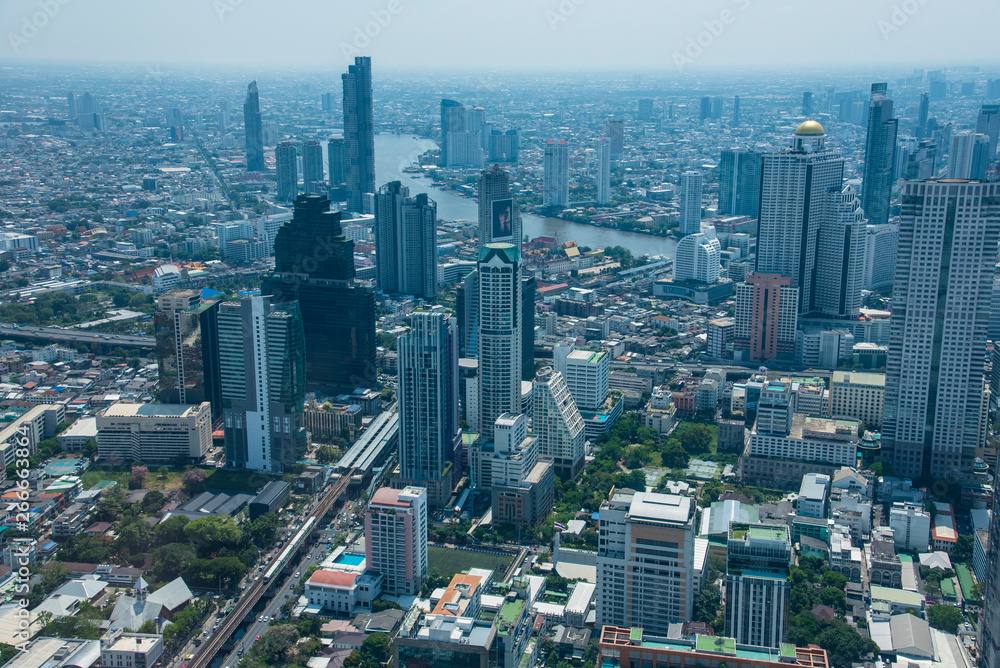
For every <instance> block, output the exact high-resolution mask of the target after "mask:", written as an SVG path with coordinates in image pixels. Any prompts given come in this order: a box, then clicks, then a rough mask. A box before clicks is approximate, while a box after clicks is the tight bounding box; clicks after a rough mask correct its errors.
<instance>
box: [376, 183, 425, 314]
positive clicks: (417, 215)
mask: <svg viewBox="0 0 1000 668" xmlns="http://www.w3.org/2000/svg"><path fill="white" fill-rule="evenodd" d="M375 251H376V258H375V269H376V272H375V276H376V281H377V285H378V288H379V289H380V290H381V291H382V292H384V293H386V294H397V293H402V294H405V295H412V296H414V297H420V298H422V299H434V297H436V296H437V205H436V204H435V203H434V201H433V200H431V199H429V198H428V197H427V195H426V193H420V194H419V195H417V196H416V197H410V191H409V189H408V188H406V187H405V186H403V185H402V184H401V183H400V182H399V181H392V182H391V183H388V184H386V185H384V186H382V187H381V188H379V191H378V193H377V194H376V195H375Z"/></svg>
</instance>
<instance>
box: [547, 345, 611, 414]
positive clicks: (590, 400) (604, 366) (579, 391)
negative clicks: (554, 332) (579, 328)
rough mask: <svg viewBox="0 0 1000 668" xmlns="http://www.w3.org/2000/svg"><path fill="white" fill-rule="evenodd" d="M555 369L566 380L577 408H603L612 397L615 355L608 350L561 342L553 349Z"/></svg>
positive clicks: (590, 409)
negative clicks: (611, 387)
mask: <svg viewBox="0 0 1000 668" xmlns="http://www.w3.org/2000/svg"><path fill="white" fill-rule="evenodd" d="M553 356H554V360H553V361H554V362H555V370H556V371H557V372H558V373H560V374H561V375H562V377H563V379H564V380H565V381H566V386H567V387H568V388H569V393H570V394H571V395H573V400H574V401H575V402H576V405H577V408H579V409H581V410H585V411H596V410H600V409H601V408H602V407H603V406H604V402H605V401H606V400H607V398H608V388H609V386H610V378H611V356H610V355H609V354H608V352H607V351H606V350H586V349H581V348H572V347H570V346H564V345H558V346H556V347H555V349H554V350H553Z"/></svg>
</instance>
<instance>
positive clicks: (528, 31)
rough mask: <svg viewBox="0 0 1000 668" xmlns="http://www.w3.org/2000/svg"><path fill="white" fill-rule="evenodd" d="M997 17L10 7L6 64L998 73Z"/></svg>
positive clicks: (957, 7)
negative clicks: (976, 68)
mask: <svg viewBox="0 0 1000 668" xmlns="http://www.w3.org/2000/svg"><path fill="white" fill-rule="evenodd" d="M46 7H47V8H48V10H47V11H48V15H47V14H46ZM373 13H374V14H375V16H374V17H373ZM379 18H381V23H382V24H384V25H380V24H379V23H376V22H375V21H376V20H377V19H379ZM998 19H1000V3H998V2H995V1H994V0H839V1H833V0H492V1H487V0H0V26H2V27H3V40H2V43H0V60H10V59H16V58H24V59H46V60H85V61H119V62H130V63H137V62H138V63H163V64H173V63H198V64H219V65H250V66H266V65H271V66H275V67H316V68H323V69H328V68H330V67H336V68H340V67H343V65H344V64H345V63H346V62H347V60H348V58H351V59H353V56H354V55H369V56H372V58H373V59H374V60H375V66H376V67H377V68H384V69H387V70H399V69H409V68H428V69H449V70H451V69H491V70H510V69H530V68H537V69H549V70H566V69H582V70H593V69H615V70H617V69H628V70H671V69H672V70H675V71H683V72H698V71H709V70H715V69H719V68H727V67H736V68H747V67H751V68H753V67H762V68H774V67H780V68H786V67H794V66H800V67H803V68H810V67H816V68H821V69H834V68H839V67H842V66H852V65H866V66H867V69H879V68H880V67H881V66H883V65H886V66H888V65H892V66H897V67H898V66H899V65H904V66H905V65H910V64H913V65H915V66H936V65H946V64H976V65H983V66H987V67H989V66H992V64H993V63H995V62H996V61H997V60H998V57H997V56H998V52H997V48H996V28H997V25H998ZM366 31H367V32H368V33H369V34H367V35H366V34H365V32H366ZM699 42H700V44H699Z"/></svg>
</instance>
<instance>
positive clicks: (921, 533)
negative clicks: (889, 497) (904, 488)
mask: <svg viewBox="0 0 1000 668" xmlns="http://www.w3.org/2000/svg"><path fill="white" fill-rule="evenodd" d="M889 526H890V527H891V528H892V538H893V541H894V542H895V543H896V549H897V550H903V551H906V552H916V553H921V552H926V551H927V547H928V545H929V544H930V538H931V516H930V513H927V512H925V511H924V509H923V507H922V506H921V505H919V504H914V503H907V502H902V501H897V502H895V503H893V504H892V509H891V510H890V511H889Z"/></svg>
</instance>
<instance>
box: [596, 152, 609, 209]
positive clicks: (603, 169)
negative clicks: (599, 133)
mask: <svg viewBox="0 0 1000 668" xmlns="http://www.w3.org/2000/svg"><path fill="white" fill-rule="evenodd" d="M610 203H611V144H610V142H608V140H607V138H606V137H604V138H601V139H600V140H599V141H598V142H597V206H607V205H608V204H610Z"/></svg>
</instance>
